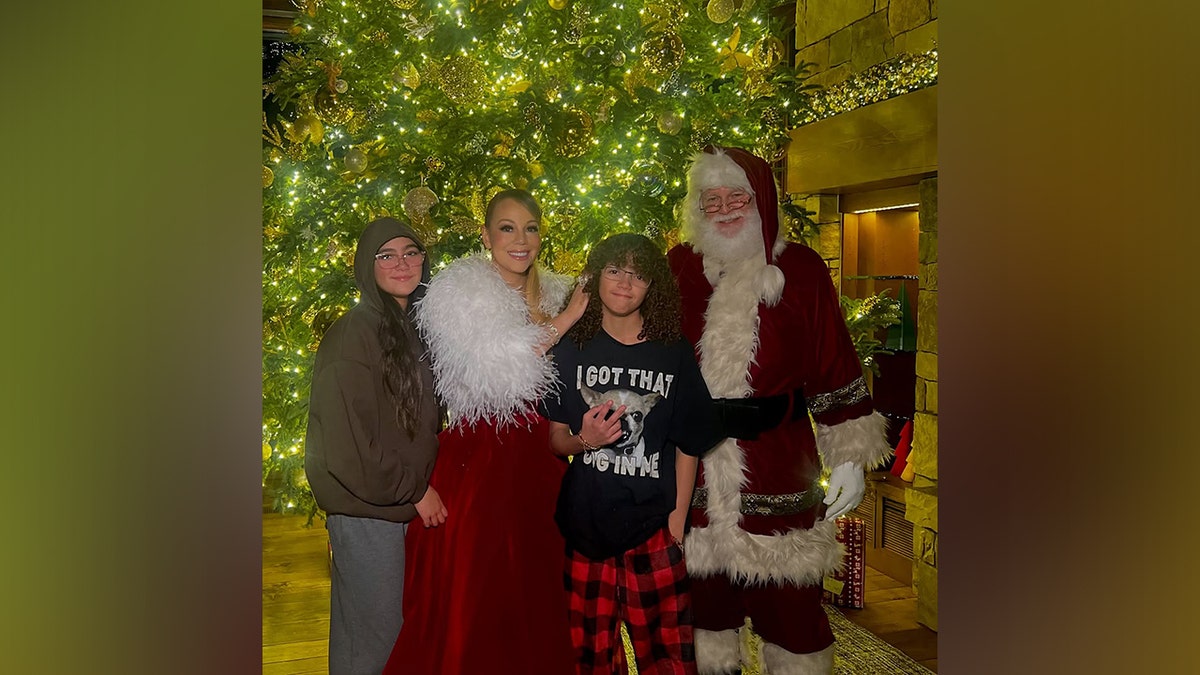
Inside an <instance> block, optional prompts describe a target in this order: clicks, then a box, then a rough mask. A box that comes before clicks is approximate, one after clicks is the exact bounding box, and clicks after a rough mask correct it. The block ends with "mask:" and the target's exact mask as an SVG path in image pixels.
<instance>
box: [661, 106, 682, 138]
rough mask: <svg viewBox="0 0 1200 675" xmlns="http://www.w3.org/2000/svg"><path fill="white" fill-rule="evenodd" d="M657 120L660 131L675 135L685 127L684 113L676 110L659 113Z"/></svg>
mask: <svg viewBox="0 0 1200 675" xmlns="http://www.w3.org/2000/svg"><path fill="white" fill-rule="evenodd" d="M657 122H658V130H659V131H661V132H663V133H664V134H668V135H670V136H674V135H675V134H677V133H679V130H680V129H682V128H683V115H680V114H679V113H677V112H675V111H674V110H665V111H663V112H660V113H659V114H658V120H657Z"/></svg>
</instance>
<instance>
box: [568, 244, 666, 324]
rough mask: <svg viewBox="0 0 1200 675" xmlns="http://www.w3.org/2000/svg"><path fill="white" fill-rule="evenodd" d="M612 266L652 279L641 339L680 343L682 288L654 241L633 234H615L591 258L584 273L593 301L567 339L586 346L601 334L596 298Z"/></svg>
mask: <svg viewBox="0 0 1200 675" xmlns="http://www.w3.org/2000/svg"><path fill="white" fill-rule="evenodd" d="M608 265H616V266H617V267H622V268H629V269H633V270H636V271H637V273H638V274H640V275H642V276H643V277H646V278H648V279H650V288H649V289H647V292H646V299H645V301H643V302H642V306H641V308H640V310H641V315H642V332H641V333H639V334H638V338H639V339H643V340H658V341H661V342H674V341H676V340H678V339H680V338H681V337H682V332H681V330H680V327H679V322H680V315H681V305H680V300H679V285H678V284H677V283H676V282H675V277H674V276H673V275H672V274H671V268H670V267H668V265H667V257H666V256H665V255H663V252H662V251H661V250H660V249H659V248H658V246H657V245H655V243H654V242H653V241H651V240H650V239H648V238H647V237H645V236H643V235H640V234H635V233H632V232H624V233H621V234H614V235H612V236H611V237H608V238H607V239H605V240H604V241H602V242H600V243H599V244H596V245H595V246H594V247H593V248H592V251H591V253H589V254H588V259H587V264H586V265H585V266H584V268H583V273H582V275H583V276H585V277H586V278H587V283H586V284H585V285H584V287H583V288H584V290H585V291H586V292H587V293H588V296H589V297H591V298H593V300H592V301H591V302H589V303H588V306H587V309H586V310H584V312H583V316H582V317H581V318H580V319H579V321H577V322H575V325H574V326H572V327H571V330H569V331H567V335H568V336H569V337H570V338H571V339H572V340H574V341H575V342H576V343H577V344H579V345H580V346H582V345H583V344H584V343H585V342H587V341H588V340H591V339H592V338H593V337H595V336H596V334H597V333H599V332H600V324H601V320H602V319H603V311H602V309H601V307H602V305H603V303H601V302H599V301H598V300H597V299H596V298H598V297H599V295H600V271H601V270H603V269H604V268H605V267H606V266H608Z"/></svg>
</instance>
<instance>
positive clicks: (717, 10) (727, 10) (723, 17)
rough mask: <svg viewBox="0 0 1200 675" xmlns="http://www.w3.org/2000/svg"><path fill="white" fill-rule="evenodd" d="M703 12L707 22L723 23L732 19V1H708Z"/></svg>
mask: <svg viewBox="0 0 1200 675" xmlns="http://www.w3.org/2000/svg"><path fill="white" fill-rule="evenodd" d="M704 12H705V14H708V20H709V21H712V22H713V23H725V22H726V21H728V20H730V19H732V18H733V0H710V2H709V3H708V7H707V8H706V9H705V10H704Z"/></svg>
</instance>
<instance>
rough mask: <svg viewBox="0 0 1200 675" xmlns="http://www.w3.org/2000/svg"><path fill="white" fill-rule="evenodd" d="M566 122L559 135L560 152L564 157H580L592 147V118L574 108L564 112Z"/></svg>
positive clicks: (564, 121)
mask: <svg viewBox="0 0 1200 675" xmlns="http://www.w3.org/2000/svg"><path fill="white" fill-rule="evenodd" d="M563 114H564V120H563V124H562V126H561V127H560V128H559V131H558V134H557V141H558V151H559V154H561V155H562V156H563V157H579V156H580V155H582V154H583V153H585V152H587V151H588V149H589V148H590V147H591V145H592V116H591V115H589V114H587V112H585V111H583V110H581V109H579V108H576V107H574V106H572V107H570V108H567V109H566V110H565V111H563Z"/></svg>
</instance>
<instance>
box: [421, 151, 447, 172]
mask: <svg viewBox="0 0 1200 675" xmlns="http://www.w3.org/2000/svg"><path fill="white" fill-rule="evenodd" d="M425 168H426V169H429V173H437V172H439V171H441V170H442V169H444V168H446V163H445V162H443V161H442V160H441V158H440V157H437V156H436V155H430V156H428V157H426V158H425Z"/></svg>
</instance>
